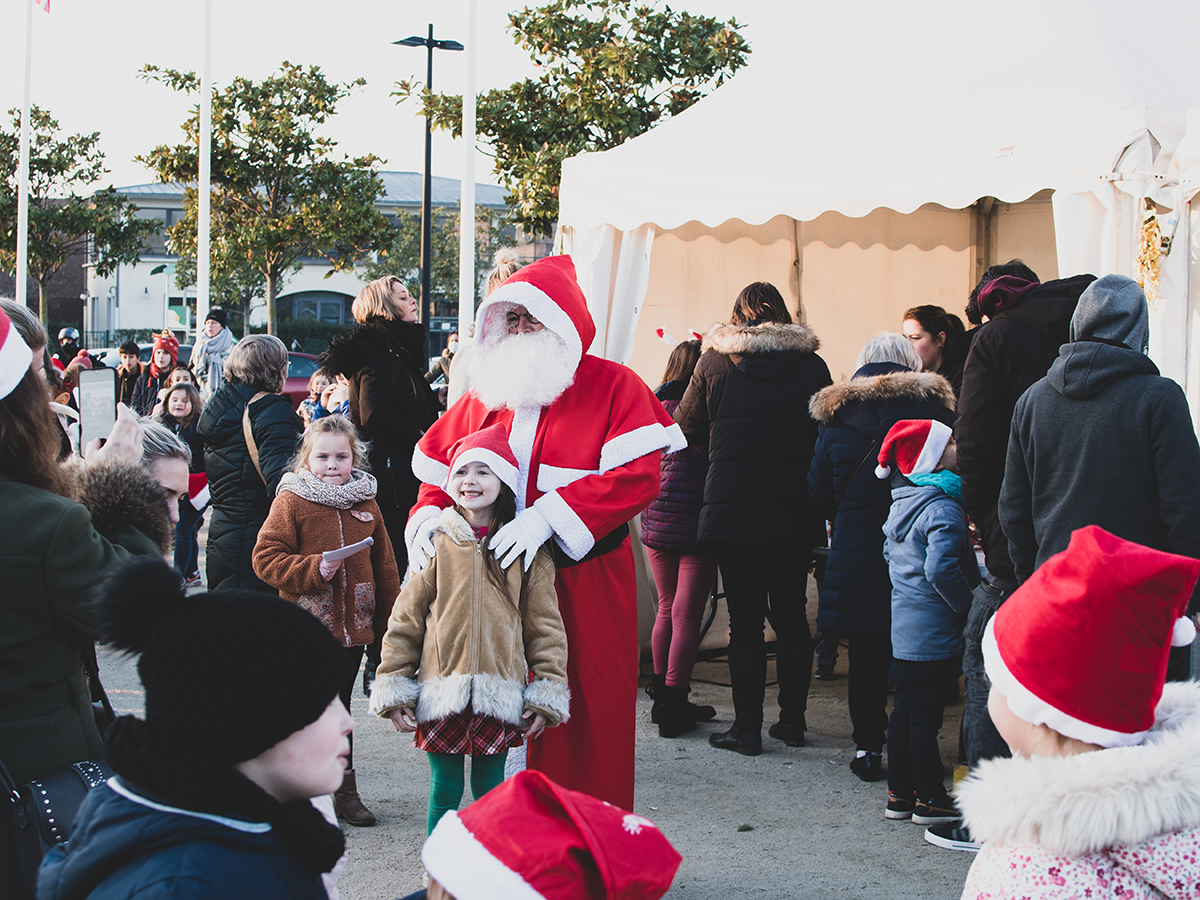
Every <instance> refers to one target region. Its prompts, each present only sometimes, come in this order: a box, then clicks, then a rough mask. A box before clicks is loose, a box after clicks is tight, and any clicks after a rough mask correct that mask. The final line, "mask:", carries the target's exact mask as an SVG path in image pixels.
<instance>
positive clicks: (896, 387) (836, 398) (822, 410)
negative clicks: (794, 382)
mask: <svg viewBox="0 0 1200 900" xmlns="http://www.w3.org/2000/svg"><path fill="white" fill-rule="evenodd" d="M930 398H936V399H938V400H940V401H941V405H942V406H944V407H945V408H946V409H949V410H953V409H954V388H952V387H951V386H950V382H949V381H947V380H946V379H945V378H943V377H942V376H941V375H938V374H937V373H936V372H889V373H886V374H883V375H868V376H865V377H858V378H850V379H847V380H846V381H842V382H839V383H838V384H831V385H830V386H829V387H827V388H823V389H821V390H820V391H818V392H817V393H815V394H813V397H812V399H811V400H809V402H808V411H809V412H810V413H812V417H813V418H814V419H816V420H817V421H818V422H828V421H829V420H830V419H832V418H833V416H834V415H835V414H836V413H837V412H838V411H839V410H842V409H844V408H845V407H847V406H849V405H851V404H853V403H880V402H887V401H889V400H927V399H930Z"/></svg>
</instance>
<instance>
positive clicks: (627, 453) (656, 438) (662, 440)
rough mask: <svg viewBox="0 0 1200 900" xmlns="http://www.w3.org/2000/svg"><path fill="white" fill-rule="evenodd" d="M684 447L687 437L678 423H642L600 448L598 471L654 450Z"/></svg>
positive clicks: (617, 465) (627, 461)
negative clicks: (668, 424) (668, 425)
mask: <svg viewBox="0 0 1200 900" xmlns="http://www.w3.org/2000/svg"><path fill="white" fill-rule="evenodd" d="M686 447H687V438H685V437H684V436H683V431H682V430H681V429H680V428H679V426H678V425H675V424H672V425H671V426H670V427H669V428H668V427H667V426H665V425H662V424H660V423H658V422H655V423H654V424H653V425H643V426H642V427H641V428H635V429H633V431H627V432H625V433H624V434H619V435H617V436H616V437H615V438H612V439H611V440H609V441H607V442H606V443H605V444H604V446H603V447H601V448H600V471H601V472H611V471H612V470H613V469H616V468H618V467H619V466H623V465H625V464H626V463H629V462H633V460H635V459H639V458H641V457H643V456H645V455H646V454H647V453H653V452H655V451H656V450H665V451H667V452H668V453H674V452H676V451H677V450H683V449H684V448H686Z"/></svg>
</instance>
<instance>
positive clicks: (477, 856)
mask: <svg viewBox="0 0 1200 900" xmlns="http://www.w3.org/2000/svg"><path fill="white" fill-rule="evenodd" d="M421 862H423V863H424V864H425V869H426V871H428V872H429V877H430V878H435V879H437V882H438V884H440V885H441V886H442V887H444V888H445V889H446V890H447V891H449V892H450V893H451V894H453V895H454V896H455V897H489V898H492V900H545V897H544V896H543V895H542V893H541V892H540V891H537V890H535V889H534V887H533V885H531V884H530V883H529V882H528V881H526V880H525V879H524V878H522V877H521V876H520V875H519V874H517V873H516V872H514V871H513V870H512V869H510V868H509V867H508V866H506V865H504V863H502V862H500V860H498V859H496V857H495V856H493V855H492V854H491V853H490V852H489V851H488V849H487V847H485V846H484V845H483V844H482V843H480V841H479V840H478V838H476V837H475V835H473V834H471V832H469V831H467V828H466V826H465V825H463V823H462V820H461V819H460V818H459V817H458V813H457V812H453V811H451V812H448V813H446V814H445V815H444V816H442V818H441V821H439V822H438V823H437V826H436V827H435V828H434V829H433V834H431V835H430V836H429V839H428V840H427V841H425V846H424V848H423V849H422V850H421Z"/></svg>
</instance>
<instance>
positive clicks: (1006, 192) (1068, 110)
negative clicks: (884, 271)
mask: <svg viewBox="0 0 1200 900" xmlns="http://www.w3.org/2000/svg"><path fill="white" fill-rule="evenodd" d="M758 13H759V15H760V16H762V17H769V18H770V22H769V27H762V28H760V29H759V30H758V32H757V34H756V36H755V40H754V44H753V50H754V52H753V54H752V56H751V58H750V59H751V61H750V65H749V66H747V67H746V68H745V69H743V70H742V71H741V72H739V74H738V75H737V76H735V77H734V78H733V79H732V80H731V81H729V82H728V83H727V84H726V85H725V86H723V87H722V88H720V89H718V90H717V91H716V92H714V93H713V94H712V95H710V96H709V97H706V98H705V99H704V100H702V101H701V102H700V103H698V104H696V105H695V106H693V107H692V108H691V109H689V110H687V111H686V112H684V113H683V114H681V115H679V116H676V117H675V118H673V119H671V120H669V121H668V122H666V123H664V124H663V125H661V126H659V127H657V128H655V129H653V130H652V131H650V132H649V133H647V134H645V135H642V136H640V137H638V138H635V139H634V140H632V141H629V142H627V143H625V144H623V145H622V146H620V147H617V148H615V149H614V150H610V151H607V152H605V153H593V154H582V155H580V156H577V157H574V158H572V159H569V160H567V161H565V162H564V164H563V179H562V185H561V191H560V196H561V210H560V217H559V227H560V234H559V244H560V246H561V248H562V250H563V252H568V253H572V254H573V255H575V256H576V257H577V263H579V262H580V261H582V263H583V264H582V265H581V266H580V278H581V283H582V284H583V287H584V290H585V293H587V295H588V297H589V301H590V303H591V304H592V311H593V315H594V316H595V317H596V319H597V326H598V327H600V326H601V320H603V321H604V323H605V325H604V341H603V342H602V343H601V342H599V341H598V342H597V344H596V352H603V353H604V354H605V355H606V356H609V358H612V359H617V360H619V361H622V362H624V361H626V360H627V359H628V356H629V353H630V351H631V350H632V341H633V330H634V326H635V325H636V323H637V314H638V310H639V309H640V307H641V305H642V301H643V299H644V286H645V284H646V282H647V277H648V273H649V265H650V255H649V245H650V243H651V242H652V240H653V233H654V229H655V228H657V229H659V230H662V229H668V228H673V227H677V226H679V225H681V224H683V223H686V222H690V221H698V222H701V223H704V224H705V225H708V226H710V227H715V226H717V225H719V224H721V223H722V222H726V221H728V220H730V219H740V220H741V221H743V222H746V223H749V224H752V225H755V224H761V223H763V222H766V221H768V220H769V219H770V218H772V217H774V216H777V215H780V214H785V215H788V216H791V217H792V218H794V219H797V220H799V221H810V220H812V219H815V218H816V217H817V216H819V215H820V214H821V213H823V212H826V211H836V212H839V213H841V214H843V215H846V216H853V217H859V216H864V215H866V214H867V213H869V212H870V211H871V210H873V209H876V208H880V207H884V208H888V209H892V210H896V211H898V212H902V213H908V212H912V211H913V210H915V209H917V208H918V207H920V206H921V205H922V204H926V203H939V204H941V205H943V206H946V207H950V208H965V207H968V206H970V205H971V204H972V203H974V202H975V201H976V200H977V199H979V198H981V197H987V196H991V197H997V198H999V199H1000V200H1008V201H1020V200H1024V199H1025V198H1027V197H1030V196H1032V195H1033V194H1035V193H1036V192H1037V191H1039V190H1042V189H1045V188H1051V189H1053V190H1054V191H1055V195H1054V219H1055V236H1056V239H1057V249H1058V258H1059V272H1060V273H1061V274H1063V275H1069V274H1072V273H1076V272H1086V271H1091V272H1095V273H1096V274H1103V273H1106V272H1120V273H1123V274H1133V258H1134V256H1133V254H1134V247H1135V242H1136V239H1137V236H1138V234H1139V229H1140V202H1139V201H1140V198H1142V197H1146V196H1149V197H1151V198H1153V199H1154V200H1155V201H1156V202H1158V203H1159V204H1161V205H1165V206H1168V207H1170V208H1172V209H1173V210H1174V212H1175V215H1176V217H1177V218H1178V220H1179V221H1180V226H1179V228H1180V231H1184V232H1186V234H1187V235H1188V236H1194V235H1196V233H1197V229H1196V228H1194V227H1191V225H1194V224H1195V223H1194V222H1184V219H1186V218H1187V211H1186V210H1185V209H1184V208H1183V207H1182V205H1181V204H1182V203H1184V202H1186V201H1185V200H1184V199H1183V193H1182V192H1181V191H1180V178H1181V176H1180V174H1179V171H1178V170H1177V169H1175V168H1174V167H1173V166H1172V160H1173V157H1174V154H1175V150H1176V148H1177V147H1178V146H1179V145H1180V140H1181V138H1182V137H1183V134H1184V131H1185V128H1186V119H1185V114H1184V111H1185V110H1186V109H1187V108H1188V106H1190V105H1193V104H1195V103H1196V102H1197V100H1200V87H1198V86H1197V85H1198V83H1197V81H1196V79H1195V77H1194V72H1193V71H1192V62H1191V61H1192V58H1193V57H1192V53H1190V52H1189V50H1188V44H1189V43H1190V42H1191V41H1194V40H1195V35H1196V34H1200V4H1196V3H1194V2H1192V0H1163V2H1160V3H1158V4H1155V6H1154V8H1153V13H1152V15H1151V14H1146V15H1140V14H1138V15H1135V14H1133V13H1131V11H1130V8H1129V7H1128V6H1127V5H1120V4H1118V3H1117V2H1116V0H1055V2H1050V3H1046V2H1045V0H1013V2H1011V3H1009V4H1006V6H1005V8H1004V11H1003V14H1002V15H997V14H996V11H995V9H994V8H988V7H986V6H972V5H963V4H961V3H956V2H953V0H923V2H921V4H920V5H919V7H914V6H912V5H908V6H902V5H896V4H893V3H890V2H886V0H865V2H864V3H859V4H827V5H816V4H788V5H783V4H777V5H771V6H767V5H764V6H763V7H762V8H760V9H759V11H758ZM739 16H743V14H742V13H741V12H739ZM1194 118H1195V117H1194ZM1192 134H1194V135H1198V136H1200V124H1198V123H1196V122H1195V121H1193V132H1192ZM1189 146H1194V144H1192V145H1189ZM1196 155H1198V154H1197V153H1196V152H1195V151H1194V150H1193V151H1192V157H1189V158H1190V159H1192V163H1191V167H1190V171H1191V172H1192V173H1193V176H1192V177H1193V178H1195V177H1196V176H1195V173H1197V172H1200V165H1196V163H1195V160H1194V157H1195V156H1196ZM1184 237H1185V235H1184V234H1178V235H1177V241H1176V244H1175V247H1176V248H1178V249H1179V250H1182V249H1183V248H1185V247H1189V242H1188V241H1187V240H1179V239H1178V238H1184ZM1189 239H1190V240H1191V241H1192V244H1193V245H1194V238H1189ZM634 248H636V252H635V251H634ZM643 250H644V251H645V252H644V253H643ZM1189 255H1190V256H1192V257H1193V258H1194V256H1195V254H1194V252H1193V253H1191V254H1182V253H1179V252H1178V251H1177V252H1173V253H1172V254H1170V255H1169V256H1168V257H1166V258H1165V259H1164V273H1163V281H1162V285H1161V292H1162V293H1161V300H1160V302H1159V304H1158V306H1157V308H1156V311H1157V314H1158V316H1159V317H1160V319H1161V322H1157V323H1156V324H1157V325H1159V327H1157V328H1156V332H1157V333H1158V335H1159V336H1160V337H1159V339H1157V340H1156V344H1155V346H1154V348H1153V355H1154V356H1155V358H1156V360H1157V361H1159V362H1160V365H1162V366H1163V369H1164V372H1166V373H1167V374H1170V375H1171V376H1172V377H1175V378H1177V379H1178V380H1180V381H1181V382H1183V383H1185V386H1186V387H1189V388H1190V389H1189V399H1190V400H1191V402H1192V405H1193V408H1196V407H1200V403H1198V402H1197V399H1198V398H1197V397H1196V396H1192V395H1193V393H1194V392H1195V391H1197V390H1200V371H1197V372H1195V373H1193V372H1192V371H1191V369H1192V368H1193V366H1191V365H1189V364H1188V363H1189V361H1190V360H1192V359H1195V358H1196V357H1197V356H1200V352H1195V351H1194V352H1192V353H1191V354H1188V353H1186V352H1185V351H1186V347H1187V346H1189V345H1190V346H1192V347H1194V348H1195V347H1200V322H1197V324H1195V325H1194V326H1193V327H1191V328H1190V330H1189V329H1183V328H1181V326H1182V325H1183V323H1184V321H1185V319H1186V318H1187V317H1186V315H1185V314H1183V313H1181V310H1186V309H1188V308H1189V306H1188V297H1189V296H1194V294H1195V291H1196V284H1197V277H1196V272H1195V271H1189V266H1188V265H1187V264H1186V263H1187V260H1186V257H1187V256H1189ZM618 276H619V277H618ZM639 285H641V286H642V289H641V292H639V290H638V286H639ZM1168 292H1169V293H1168ZM1191 308H1194V309H1200V307H1197V306H1195V305H1194V304H1193V305H1192V307H1191ZM1192 319H1193V320H1195V319H1196V317H1192ZM1189 376H1191V377H1189Z"/></svg>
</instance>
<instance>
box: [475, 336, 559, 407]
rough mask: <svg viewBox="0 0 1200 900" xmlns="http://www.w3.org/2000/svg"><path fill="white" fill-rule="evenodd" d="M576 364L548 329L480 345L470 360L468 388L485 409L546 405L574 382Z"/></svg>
mask: <svg viewBox="0 0 1200 900" xmlns="http://www.w3.org/2000/svg"><path fill="white" fill-rule="evenodd" d="M575 368H576V361H575V360H573V359H572V358H571V352H570V350H568V349H567V345H566V342H565V341H564V340H563V339H562V338H561V337H559V336H558V335H557V334H556V333H555V332H553V331H551V330H550V329H548V328H547V329H543V330H542V331H535V332H528V333H525V334H508V335H504V336H502V337H500V338H498V339H497V340H495V341H487V342H482V343H480V344H479V346H478V347H477V348H476V349H475V351H474V354H473V356H472V358H471V372H470V377H471V389H472V390H473V391H474V392H475V396H476V397H478V398H479V400H480V402H482V403H483V405H484V406H486V407H487V408H488V409H500V408H501V407H508V408H509V409H517V408H519V407H522V406H548V405H549V404H551V403H553V402H554V401H555V400H557V399H558V398H559V397H560V396H561V395H562V393H563V391H565V390H566V389H567V388H569V387H570V386H571V383H572V382H573V381H574V380H575Z"/></svg>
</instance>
